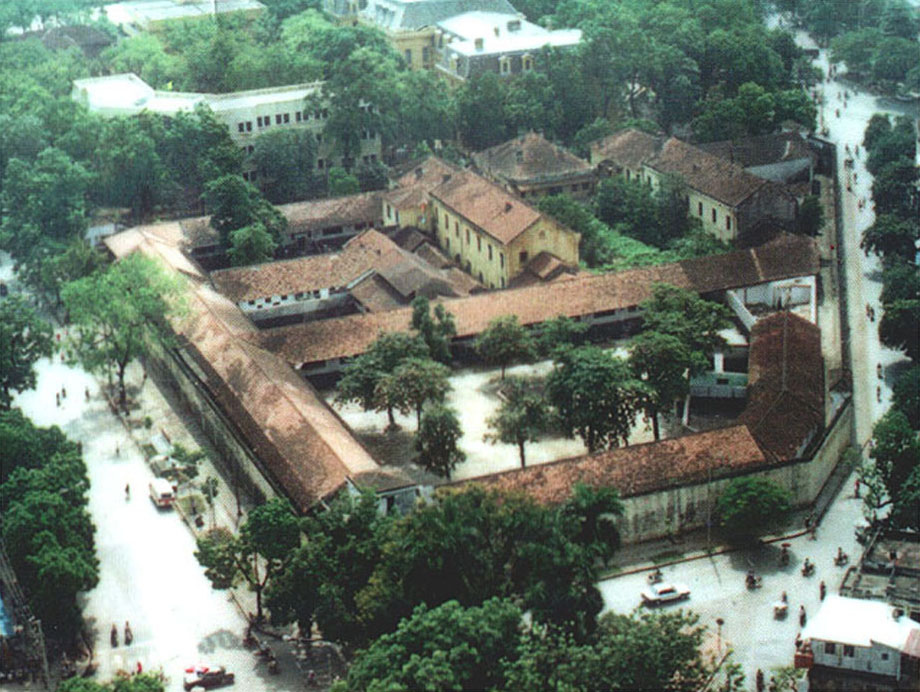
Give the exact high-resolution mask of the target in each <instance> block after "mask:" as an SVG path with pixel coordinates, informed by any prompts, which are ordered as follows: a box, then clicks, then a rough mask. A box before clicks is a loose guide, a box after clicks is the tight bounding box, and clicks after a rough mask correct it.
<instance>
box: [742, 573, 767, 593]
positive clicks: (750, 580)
mask: <svg viewBox="0 0 920 692" xmlns="http://www.w3.org/2000/svg"><path fill="white" fill-rule="evenodd" d="M745 581H746V584H747V587H748V589H750V590H751V591H753V590H754V589H759V588H760V587H761V586H763V577H755V576H751V575H750V574H749V575H748V576H747V579H746V580H745Z"/></svg>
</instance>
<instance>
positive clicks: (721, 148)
mask: <svg viewBox="0 0 920 692" xmlns="http://www.w3.org/2000/svg"><path fill="white" fill-rule="evenodd" d="M697 147H699V148H700V149H702V150H703V151H706V152H708V153H710V154H714V155H716V156H718V157H720V158H722V159H726V160H728V161H731V162H733V163H737V164H739V165H741V166H744V167H745V168H751V167H755V166H765V165H768V164H771V163H779V162H781V161H796V160H799V159H809V158H811V157H812V153H811V149H810V148H809V147H808V142H806V141H805V138H804V137H803V136H802V135H801V134H799V133H798V132H777V133H774V134H768V135H760V136H758V137H745V138H744V139H739V140H730V139H726V140H723V141H721V142H708V143H706V144H698V145H697Z"/></svg>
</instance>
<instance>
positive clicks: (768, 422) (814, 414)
mask: <svg viewBox="0 0 920 692" xmlns="http://www.w3.org/2000/svg"><path fill="white" fill-rule="evenodd" d="M738 421H739V422H740V423H744V424H746V425H747V426H748V427H749V428H750V429H751V432H752V433H753V435H754V437H755V438H756V439H757V441H758V442H759V443H760V446H761V447H762V448H763V449H764V451H766V452H767V453H769V454H771V455H772V456H774V457H775V458H776V459H778V460H782V461H786V460H790V459H795V458H796V457H798V456H799V455H800V451H801V448H802V446H803V445H805V444H806V443H807V442H808V441H809V440H810V438H811V437H812V436H814V434H815V433H816V432H817V431H820V430H821V429H822V428H823V426H824V361H823V359H822V357H821V330H820V329H818V327H817V326H816V325H814V324H812V323H811V322H809V321H808V320H806V319H803V318H801V317H799V316H797V315H795V314H793V313H791V312H779V313H775V314H773V315H770V316H769V317H765V318H763V319H760V320H758V321H757V322H756V323H755V324H754V327H753V329H752V330H751V348H750V355H749V357H748V400H747V406H746V407H745V409H744V412H743V413H742V414H741V416H740V417H739V418H738Z"/></svg>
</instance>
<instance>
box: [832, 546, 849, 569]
mask: <svg viewBox="0 0 920 692" xmlns="http://www.w3.org/2000/svg"><path fill="white" fill-rule="evenodd" d="M849 561H850V556H849V555H847V554H846V553H845V552H843V551H842V550H840V548H838V549H837V557H835V558H834V564H835V565H837V567H842V566H843V565H845V564H847V563H848V562H849Z"/></svg>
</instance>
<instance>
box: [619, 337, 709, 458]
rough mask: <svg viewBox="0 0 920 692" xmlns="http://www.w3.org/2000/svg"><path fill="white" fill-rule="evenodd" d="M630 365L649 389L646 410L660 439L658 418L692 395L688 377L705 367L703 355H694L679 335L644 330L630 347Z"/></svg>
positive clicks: (644, 403)
mask: <svg viewBox="0 0 920 692" xmlns="http://www.w3.org/2000/svg"><path fill="white" fill-rule="evenodd" d="M629 365H630V367H631V368H632V370H633V373H635V376H636V377H637V378H638V379H640V380H642V381H643V382H645V383H646V385H647V387H648V390H649V391H648V396H646V397H645V399H644V401H643V407H644V408H645V415H646V416H647V417H648V418H650V419H651V421H652V430H653V432H654V435H655V439H656V440H660V439H661V432H660V429H659V421H658V416H659V414H660V413H661V412H662V411H667V410H668V408H669V407H670V408H671V410H672V412H673V404H674V402H675V401H676V400H678V399H682V398H684V397H685V396H687V394H688V393H689V392H690V382H689V379H688V377H687V375H688V373H690V372H693V371H695V370H698V369H699V368H700V367H702V366H703V363H701V362H700V354H699V353H696V354H694V353H693V352H691V351H690V349H689V347H688V346H687V345H686V344H684V343H683V342H682V341H681V340H680V339H679V338H677V337H676V336H673V335H671V334H662V333H660V332H656V331H644V332H642V333H641V334H639V335H638V336H636V337H635V338H633V340H632V342H631V344H630V347H629Z"/></svg>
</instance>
